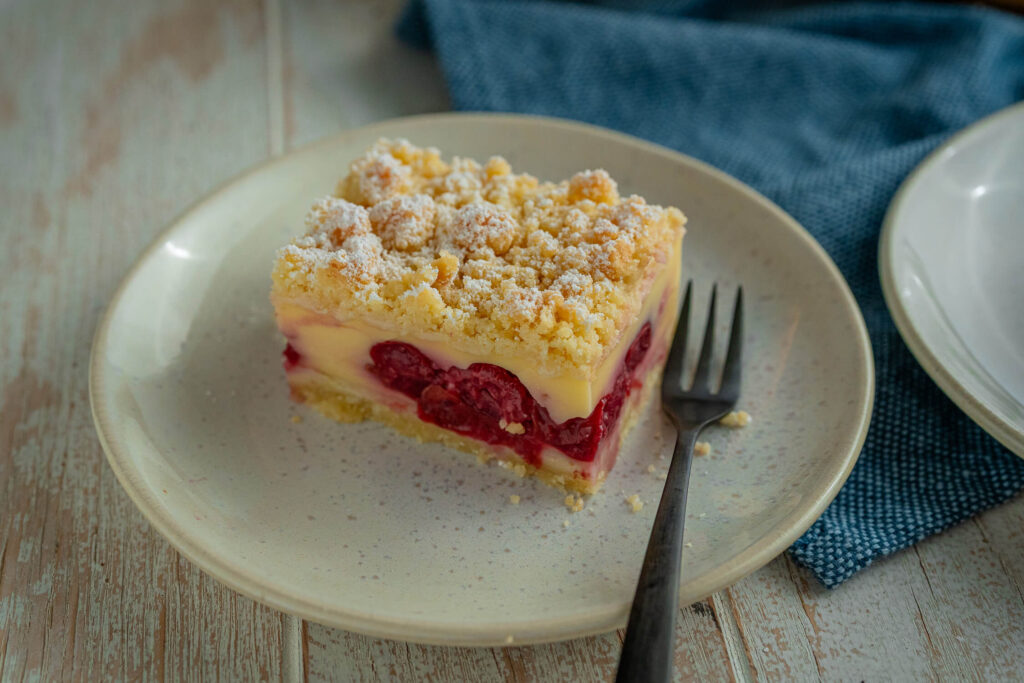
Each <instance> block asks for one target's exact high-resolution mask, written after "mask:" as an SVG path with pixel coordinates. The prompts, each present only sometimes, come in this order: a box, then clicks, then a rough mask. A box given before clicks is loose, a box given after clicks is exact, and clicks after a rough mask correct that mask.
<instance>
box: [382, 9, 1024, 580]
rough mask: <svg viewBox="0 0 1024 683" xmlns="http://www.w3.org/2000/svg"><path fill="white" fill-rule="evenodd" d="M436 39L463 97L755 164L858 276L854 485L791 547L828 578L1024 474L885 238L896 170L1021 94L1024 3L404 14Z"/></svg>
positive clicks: (725, 162)
mask: <svg viewBox="0 0 1024 683" xmlns="http://www.w3.org/2000/svg"><path fill="white" fill-rule="evenodd" d="M398 31H399V35H400V36H402V37H403V38H404V39H406V40H407V41H408V42H412V43H414V44H419V45H421V46H423V47H432V48H433V49H434V51H435V52H436V54H437V56H438V58H439V60H440V63H441V67H442V70H443V72H444V75H445V78H446V80H447V83H448V87H449V89H450V91H451V97H452V101H453V103H454V106H455V108H456V109H461V110H474V111H509V112H525V113H531V114H546V115H550V116H560V117H565V118H573V119H579V120H583V121H587V122H590V123H594V124H597V125H601V126H606V127H608V128H614V129H617V130H621V131H624V132H626V133H631V134H633V135H637V136H640V137H643V138H647V139H649V140H652V141H654V142H658V143H660V144H662V145H665V146H668V147H671V148H673V149H676V150H679V151H680V152H684V153H686V154H689V155H692V156H694V157H697V158H699V159H702V160H704V161H707V162H709V163H711V164H713V165H714V166H717V167H719V168H721V169H723V170H725V171H726V172H728V173H730V174H732V175H734V176H736V177H738V178H740V179H741V180H743V181H744V182H746V183H749V184H750V185H752V186H753V187H755V188H757V189H758V190H759V191H761V192H762V193H764V194H765V195H767V196H768V197H770V198H771V199H772V200H774V201H775V202H777V203H778V204H779V205H780V206H782V208H783V209H785V210H786V211H788V212H789V213H790V214H792V215H793V216H794V217H795V218H796V219H797V220H798V221H800V223H802V224H803V225H804V226H805V227H806V228H807V229H808V230H810V232H811V233H812V234H813V235H814V237H815V238H816V239H817V240H818V241H819V242H820V243H821V244H822V245H823V246H824V247H825V249H826V250H827V251H828V253H829V254H830V255H831V256H832V258H833V259H834V260H835V262H836V263H837V264H838V266H839V269H840V270H841V271H842V272H843V274H844V275H845V276H846V279H847V281H848V282H849V283H850V287H851V288H852V290H853V293H854V295H855V296H856V298H857V301H858V303H859V304H860V307H861V310H862V311H863V313H864V319H865V321H866V322H867V326H868V329H869V331H870V335H871V343H872V345H873V346H874V354H875V366H876V372H877V378H876V379H877V390H876V399H875V411H874V417H873V420H872V424H871V428H870V431H869V433H868V436H867V441H866V443H865V445H864V450H863V452H862V453H861V456H860V460H859V462H858V463H857V465H856V466H855V467H854V469H853V472H852V473H851V475H850V478H849V480H848V481H847V483H846V485H845V486H844V487H843V489H842V490H841V491H840V493H839V495H838V497H837V498H836V499H835V501H834V502H833V503H832V504H831V505H830V506H829V507H828V509H827V510H826V511H825V513H824V514H823V515H822V516H821V518H820V519H818V520H817V522H815V523H814V525H813V526H812V527H811V528H810V529H809V530H808V531H807V533H805V534H804V536H803V537H802V538H800V539H799V540H798V541H797V542H796V543H795V544H794V545H793V546H792V548H790V553H791V554H792V556H793V558H794V559H795V560H796V561H797V562H798V563H800V564H802V565H804V566H806V567H808V568H809V569H810V570H811V571H812V572H813V573H814V574H815V576H817V578H818V579H819V580H820V581H821V582H822V583H823V584H824V585H826V586H828V587H834V586H837V585H838V584H840V583H842V582H843V581H845V580H846V579H848V578H849V577H850V576H852V575H853V574H854V573H856V572H857V571H859V570H860V569H863V568H864V567H866V566H867V565H869V564H870V563H871V562H872V560H874V558H876V557H879V556H882V555H886V554H889V553H892V552H895V551H896V550H899V549H901V548H905V547H907V546H909V545H911V544H913V543H915V542H916V541H919V540H920V539H922V538H924V537H926V536H928V535H930V534H934V533H936V532H938V531H941V530H942V529H945V528H947V527H949V526H951V525H953V524H955V523H957V522H960V521H962V520H964V519H965V518H967V517H968V516H970V515H972V514H974V513H977V512H979V511H981V510H983V509H986V508H988V507H991V506H993V505H996V504H998V503H1000V502H1003V501H1005V500H1007V499H1008V498H1010V497H1011V496H1013V495H1014V494H1015V493H1016V492H1018V491H1020V490H1021V488H1022V487H1024V460H1021V459H1020V458H1017V457H1016V456H1014V455H1013V454H1011V453H1009V452H1008V451H1007V450H1006V449H1004V448H1003V447H1001V446H1000V445H999V444H998V443H997V442H996V441H995V440H994V439H992V438H991V437H989V436H988V435H987V434H985V432H983V431H982V430H981V429H980V428H979V427H977V426H976V425H975V424H974V423H973V422H972V421H971V420H970V419H968V418H967V417H966V416H965V415H964V414H963V413H961V412H960V411H959V409H957V408H956V406H955V405H954V404H953V403H952V402H951V401H950V400H949V399H947V398H946V397H945V396H944V395H943V394H942V392H941V391H940V390H939V389H938V388H937V387H936V385H935V384H934V383H933V382H932V381H931V379H929V377H928V376H927V375H926V374H925V373H924V372H923V370H922V369H921V368H920V367H919V366H918V364H917V362H916V361H915V360H914V358H913V357H912V356H911V355H910V353H909V352H908V350H907V348H906V346H905V345H904V343H903V341H902V340H901V339H900V337H899V334H898V333H897V331H896V328H895V326H894V325H893V322H892V320H891V319H890V317H889V314H888V311H887V310H886V307H885V303H884V301H883V299H882V292H881V287H880V285H879V279H878V272H877V263H876V252H877V243H878V233H879V228H880V225H881V221H882V217H883V214H884V212H885V209H886V206H887V205H888V203H889V200H890V198H891V197H892V195H893V193H894V192H895V190H896V188H897V186H898V185H899V183H900V181H901V180H902V179H903V178H904V177H905V176H906V175H907V173H909V172H910V171H911V170H912V169H913V167H914V166H915V165H916V164H917V163H918V162H919V161H920V160H921V159H922V157H924V156H925V155H926V154H927V153H928V152H929V151H931V150H932V149H933V148H935V147H936V146H937V145H938V144H939V143H941V142H942V141H943V140H944V139H946V138H947V137H948V136H949V135H950V134H952V133H954V132H955V131H957V130H959V129H961V128H963V127H964V126H966V125H968V124H970V123H972V122H974V121H975V120H977V119H979V118H981V117H982V116H984V115H987V114H989V113H991V112H993V111H996V110H998V109H1000V108H1002V107H1005V106H1008V105H1010V104H1012V103H1014V102H1016V101H1018V100H1020V99H1024V20H1022V19H1020V18H1017V17H1014V16H1011V15H1009V14H1005V13H1002V12H999V11H996V10H989V9H981V8H977V7H966V6H953V5H929V4H917V3H914V4H911V3H897V4H893V3H856V4H846V3H830V4H827V5H826V4H806V3H799V2H792V1H790V2H783V3H780V2H777V1H776V2H752V1H750V0H745V1H741V2H729V1H728V0H703V1H700V0H697V1H694V0H690V1H683V0H676V1H672V0H664V1H661V2H628V1H627V0H618V1H616V0H603V1H597V2H590V3H586V4H583V3H568V2H540V1H535V2H507V1H506V2H502V1H498V0H477V1H472V0H418V1H414V2H412V3H411V4H410V5H409V6H408V8H407V11H406V13H405V15H404V16H403V18H402V20H401V21H400V22H399V25H398Z"/></svg>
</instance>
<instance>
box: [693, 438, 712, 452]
mask: <svg viewBox="0 0 1024 683" xmlns="http://www.w3.org/2000/svg"><path fill="white" fill-rule="evenodd" d="M710 452H711V444H709V443H708V442H707V441H698V442H697V445H695V446H694V447H693V454H694V455H707V454H708V453H710Z"/></svg>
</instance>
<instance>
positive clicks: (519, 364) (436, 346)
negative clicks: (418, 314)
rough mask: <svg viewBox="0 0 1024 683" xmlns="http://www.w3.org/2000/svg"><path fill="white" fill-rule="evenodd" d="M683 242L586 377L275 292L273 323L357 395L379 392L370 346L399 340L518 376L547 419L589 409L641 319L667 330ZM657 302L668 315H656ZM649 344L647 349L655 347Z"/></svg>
mask: <svg viewBox="0 0 1024 683" xmlns="http://www.w3.org/2000/svg"><path fill="white" fill-rule="evenodd" d="M681 241H682V240H681V239H680V242H679V243H677V244H676V246H675V249H673V250H672V252H671V255H670V256H669V262H668V263H667V264H666V266H665V268H664V269H662V270H661V272H660V273H658V275H657V276H656V277H655V279H654V283H653V285H652V287H651V290H650V292H649V293H648V295H647V297H646V300H645V304H644V307H643V309H642V310H641V311H640V312H639V314H638V315H637V317H636V319H635V320H634V321H633V322H632V323H631V324H630V325H629V326H628V327H627V328H626V330H624V332H623V334H622V337H621V339H620V341H619V343H618V345H617V346H616V348H615V349H614V350H613V351H612V353H610V354H608V356H607V357H606V358H605V359H604V360H603V361H602V362H601V364H600V365H599V366H598V367H597V369H596V371H595V372H593V373H591V376H590V378H587V379H581V378H579V377H572V376H569V375H566V374H563V375H545V374H541V373H540V372H539V371H538V369H537V365H538V364H537V362H536V360H535V359H532V358H528V357H525V356H500V357H495V356H484V355H479V354H473V353H469V352H466V351H464V350H461V349H457V348H455V347H454V346H453V345H452V343H451V341H450V340H449V339H447V338H446V337H442V336H440V335H437V336H427V335H416V336H410V335H404V336H401V335H396V334H395V333H394V332H393V331H389V330H386V329H383V328H380V327H376V326H374V325H371V324H369V323H368V322H366V321H364V320H358V319H349V320H339V319H337V318H334V317H333V316H330V315H326V314H323V313H318V312H316V311H313V310H310V309H309V308H306V307H305V306H303V305H301V304H300V303H297V302H294V301H288V300H282V299H281V298H280V297H275V298H274V300H273V303H274V308H275V311H276V313H277V325H278V327H279V328H280V330H281V332H283V333H284V335H285V336H286V337H288V341H289V343H290V344H291V345H292V347H293V348H295V350H296V351H298V352H299V353H300V354H301V356H302V361H301V365H302V366H305V367H307V368H310V369H314V370H316V371H318V372H320V373H323V374H325V375H327V376H329V377H331V378H333V379H334V380H336V381H338V382H341V383H343V384H344V385H347V386H348V387H349V390H350V391H351V392H353V393H355V394H357V395H362V396H375V395H380V390H381V388H382V387H381V384H380V380H378V379H377V378H376V377H375V376H374V375H373V374H371V373H370V372H369V371H367V369H366V366H367V365H368V364H369V363H370V362H371V360H370V349H371V348H372V347H373V346H374V345H375V344H378V343H380V342H385V341H400V342H405V343H407V344H411V345H413V346H415V347H416V348H417V349H419V350H420V351H422V352H423V353H424V354H425V355H427V356H428V357H429V358H430V359H431V360H433V361H434V362H435V363H437V364H438V365H439V366H440V367H442V368H449V367H458V368H467V367H469V366H470V365H472V364H473V363H491V364H493V365H497V366H499V367H502V368H504V369H505V370H508V371H509V372H511V373H513V374H514V375H515V376H516V377H518V378H519V381H521V382H522V383H523V385H524V386H525V387H526V389H527V390H528V391H529V392H530V394H531V395H532V396H533V397H534V399H536V400H537V402H538V403H540V404H541V405H542V406H544V407H545V408H547V410H548V413H549V414H550V415H551V417H552V419H554V420H555V421H556V422H564V421H566V420H569V419H572V418H575V417H587V416H589V415H590V414H591V413H592V412H593V410H594V407H595V406H596V405H597V402H598V401H599V400H601V398H602V397H603V396H604V395H606V394H608V393H609V392H610V391H611V390H612V387H613V385H614V383H615V377H616V375H617V374H618V371H619V368H620V367H621V366H622V362H623V357H624V356H625V354H626V352H627V351H628V350H629V346H630V344H631V343H632V342H633V340H634V339H635V338H636V335H637V333H638V332H639V331H640V328H641V327H642V326H643V324H644V323H645V322H647V321H651V322H652V324H654V325H655V329H654V330H652V332H653V333H654V340H661V339H664V338H665V335H666V334H671V330H672V326H674V324H675V312H676V311H675V307H676V306H677V302H678V288H679V274H680V267H681ZM663 308H664V309H665V312H666V313H668V315H660V314H661V312H662V309H663ZM666 327H667V329H666ZM653 346H654V344H652V349H651V351H654V348H653Z"/></svg>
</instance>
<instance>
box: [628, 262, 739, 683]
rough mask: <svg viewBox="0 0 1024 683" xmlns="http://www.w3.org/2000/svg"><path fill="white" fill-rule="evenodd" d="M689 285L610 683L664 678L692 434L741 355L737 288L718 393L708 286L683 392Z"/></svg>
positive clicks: (720, 409)
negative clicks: (667, 454) (656, 475)
mask: <svg viewBox="0 0 1024 683" xmlns="http://www.w3.org/2000/svg"><path fill="white" fill-rule="evenodd" d="M692 290H693V282H692V281H691V282H689V283H688V284H687V285H686V295H685V296H684V298H683V309H682V312H681V313H680V315H679V326H678V329H677V330H676V335H675V338H674V339H673V340H672V349H671V351H670V352H669V356H668V360H667V361H666V362H665V372H664V375H663V377H662V383H661V404H662V408H663V409H664V410H665V413H666V414H667V415H668V416H669V418H670V419H671V420H672V423H673V424H674V425H675V427H676V446H675V451H674V452H673V454H672V464H671V465H670V466H669V470H668V477H667V479H666V480H665V489H664V491H663V492H662V494H661V503H659V505H658V513H657V515H656V516H655V518H654V527H653V528H652V529H651V538H650V540H649V541H648V543H647V554H646V555H645V556H644V564H643V568H642V569H641V570H640V580H639V581H638V582H637V587H636V595H635V597H634V598H633V608H632V609H631V610H630V612H629V624H628V625H627V626H626V638H625V641H624V642H623V644H622V654H621V656H620V657H619V670H618V674H617V676H616V679H615V680H616V681H618V682H619V683H623V682H626V681H629V682H630V683H632V682H633V681H668V680H671V677H672V654H673V641H674V633H675V617H676V612H677V611H678V609H679V567H680V564H681V563H682V550H683V522H684V519H685V516H686V489H687V486H688V485H689V482H690V465H691V464H692V462H693V447H694V445H695V444H696V443H697V436H698V435H699V434H700V432H701V430H702V429H704V427H706V426H707V425H708V424H710V423H711V422H714V421H715V420H719V419H721V418H722V417H724V416H725V415H726V414H727V413H728V412H729V411H730V410H732V409H733V407H734V406H735V405H736V400H737V399H738V398H739V395H740V365H741V357H742V354H743V288H742V287H740V288H739V291H737V293H736V307H735V309H734V312H733V317H732V332H731V333H730V335H729V348H728V350H727V351H726V356H725V365H724V367H723V370H722V382H721V386H720V387H719V388H718V390H717V391H715V390H713V388H712V384H711V353H712V347H713V346H714V338H715V331H714V330H715V299H716V298H717V290H718V287H717V285H715V286H713V287H712V289H711V305H710V307H709V309H708V323H707V327H706V328H705V331H704V342H703V344H702V346H701V350H700V357H699V359H698V360H697V369H696V371H695V372H694V376H693V383H692V384H691V385H690V388H689V389H683V386H682V384H683V370H684V356H685V355H686V339H687V336H688V333H689V329H690V299H691V295H692Z"/></svg>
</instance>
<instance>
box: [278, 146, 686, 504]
mask: <svg viewBox="0 0 1024 683" xmlns="http://www.w3.org/2000/svg"><path fill="white" fill-rule="evenodd" d="M684 222H685V219H684V217H683V214H682V213H680V212H679V210H678V209H675V208H663V207H660V206H653V205H650V204H648V203H646V202H645V201H644V199H642V198H641V197H637V196H630V197H627V198H625V199H623V198H621V197H620V196H619V193H618V190H617V187H616V184H615V182H614V181H613V180H612V179H611V178H610V177H609V176H608V174H607V173H606V172H605V171H602V170H597V171H584V172H581V173H577V174H576V175H574V176H573V177H572V178H571V179H569V180H567V181H563V182H560V183H549V182H539V181H538V180H537V179H536V178H534V177H532V176H529V175H526V174H518V175H517V174H514V173H512V170H511V169H510V168H509V165H508V163H507V162H506V161H505V160H504V159H502V158H500V157H493V158H491V159H490V160H489V161H488V162H487V163H486V164H483V165H481V164H479V163H477V162H475V161H472V160H470V159H460V158H458V157H456V158H455V159H453V160H452V161H451V162H450V163H447V162H445V161H443V160H442V159H441V157H440V155H439V153H438V151H437V150H436V149H431V148H419V147H416V146H413V145H411V144H410V143H408V142H406V141H394V142H393V141H388V140H381V141H379V142H378V143H377V144H376V145H374V146H373V147H372V148H371V149H370V150H368V151H367V152H366V153H365V154H364V155H363V156H362V157H360V158H358V159H356V160H355V161H354V162H353V163H352V165H351V167H350V170H349V173H348V175H347V176H346V177H345V178H344V179H342V181H341V182H340V183H339V185H338V187H337V190H336V192H335V195H334V196H329V197H325V198H323V199H320V200H318V201H316V202H315V203H314V204H313V206H312V208H311V209H310V211H309V214H308V215H307V217H306V228H307V232H306V234H305V235H303V236H302V237H299V238H297V239H295V240H294V241H293V242H292V243H291V244H290V245H287V246H285V247H283V248H282V249H280V250H279V252H278V255H277V260H276V263H275V265H274V271H273V289H272V293H271V300H272V302H273V305H274V309H275V312H276V315H277V324H278V327H279V328H280V330H281V332H282V333H283V334H284V335H285V337H286V338H287V341H288V343H287V346H286V348H285V351H284V367H285V371H286V373H287V377H288V382H289V385H290V387H291V392H292V396H293V397H294V398H295V399H296V400H298V401H301V402H304V403H307V404H309V405H311V406H312V407H314V408H316V409H317V410H319V411H320V412H322V413H323V414H325V415H327V416H328V417H332V418H334V419H337V420H341V421H359V420H364V419H373V420H378V421H380V422H384V423H386V424H389V425H391V426H392V427H394V428H395V429H397V430H399V431H400V432H402V433H405V434H407V435H411V436H414V437H417V438H419V439H421V440H426V441H440V442H442V443H445V444H448V445H451V446H454V447H456V448H460V449H462V450H466V451H469V452H471V453H475V454H476V455H478V456H480V457H481V458H482V459H490V458H498V459H499V461H500V462H501V463H503V464H505V465H506V466H509V467H512V468H513V469H515V470H516V471H517V472H519V473H520V474H536V475H537V476H539V477H541V478H542V479H543V480H545V481H546V482H548V483H550V484H554V485H556V486H560V487H562V488H564V489H567V490H570V491H576V492H581V493H592V492H594V491H596V490H597V489H598V488H599V487H600V486H601V484H602V482H603V481H604V479H605V476H606V475H607V474H608V472H609V471H610V470H611V468H612V465H613V464H614V463H615V458H616V455H617V454H618V450H619V445H620V443H621V441H622V438H623V436H624V434H625V433H626V431H627V430H628V429H629V427H630V426H631V423H632V422H634V421H635V418H636V416H637V414H638V413H639V412H640V410H641V408H642V407H643V405H644V403H645V402H646V401H647V400H648V399H649V397H650V396H651V395H652V393H653V389H654V388H655V387H656V386H657V384H658V380H659V377H660V372H661V367H662V365H663V363H664V360H665V356H666V352H667V346H668V344H669V342H670V340H671V336H672V333H673V330H674V328H675V323H676V317H677V315H678V297H679V280H680V277H679V276H680V272H679V271H680V256H681V248H682V238H683V232H684V230H683V224H684Z"/></svg>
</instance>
